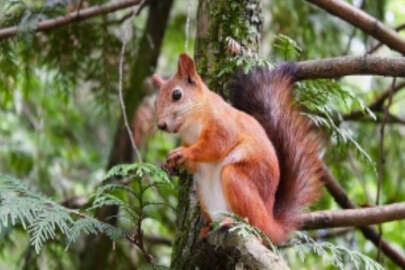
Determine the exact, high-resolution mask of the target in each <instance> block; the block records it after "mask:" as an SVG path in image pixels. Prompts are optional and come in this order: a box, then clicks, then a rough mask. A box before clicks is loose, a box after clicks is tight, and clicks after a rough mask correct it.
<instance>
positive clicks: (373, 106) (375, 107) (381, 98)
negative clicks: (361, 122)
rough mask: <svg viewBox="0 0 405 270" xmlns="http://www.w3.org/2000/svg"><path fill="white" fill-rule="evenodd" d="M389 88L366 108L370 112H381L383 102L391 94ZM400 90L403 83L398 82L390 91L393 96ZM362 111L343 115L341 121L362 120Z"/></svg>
mask: <svg viewBox="0 0 405 270" xmlns="http://www.w3.org/2000/svg"><path fill="white" fill-rule="evenodd" d="M391 88H392V87H391V86H390V87H389V88H388V89H386V90H385V91H384V92H382V93H381V94H380V95H379V96H378V97H377V98H376V99H375V100H374V102H373V103H371V104H370V105H369V106H368V108H369V109H370V110H371V111H381V110H382V106H383V104H384V101H385V100H386V99H387V98H388V97H389V96H390V92H391ZM402 88H405V81H403V82H400V83H398V84H396V85H395V87H394V88H393V89H392V94H393V95H394V94H395V93H397V92H398V91H399V90H401V89H402ZM364 115H365V114H364V111H361V110H356V111H352V112H350V113H348V114H345V115H343V120H355V119H359V118H362V117H363V116H364Z"/></svg>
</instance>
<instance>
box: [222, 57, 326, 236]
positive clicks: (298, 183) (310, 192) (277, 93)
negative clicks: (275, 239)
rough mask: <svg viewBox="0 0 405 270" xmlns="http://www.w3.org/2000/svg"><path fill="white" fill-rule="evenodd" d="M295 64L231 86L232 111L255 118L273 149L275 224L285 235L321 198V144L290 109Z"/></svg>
mask: <svg viewBox="0 0 405 270" xmlns="http://www.w3.org/2000/svg"><path fill="white" fill-rule="evenodd" d="M295 70H296V68H295V65H294V64H290V63H288V64H283V65H281V66H279V67H277V68H275V69H273V70H269V69H267V68H260V67H255V68H253V69H252V70H251V71H250V72H249V73H247V74H245V73H243V72H240V73H238V75H237V76H236V77H235V79H234V80H233V81H232V82H231V83H230V85H229V87H230V90H231V99H232V103H233V105H234V106H235V107H236V108H238V109H240V110H243V111H245V112H247V113H249V114H250V115H252V116H253V117H255V118H256V119H257V120H258V121H259V122H260V124H261V125H262V126H263V127H264V129H265V131H266V133H267V135H268V137H269V139H270V140H271V142H272V143H273V145H274V147H275V149H276V152H277V157H278V159H279V166H280V182H279V186H278V188H277V193H276V199H275V203H274V209H273V213H274V218H275V220H276V221H277V222H278V223H280V225H281V227H282V228H283V229H284V231H285V233H286V234H288V232H290V231H291V230H294V229H297V228H298V227H299V220H297V217H298V214H299V212H300V210H301V209H302V208H303V207H305V206H306V205H308V204H309V203H312V202H314V201H315V200H316V199H317V198H318V197H319V195H320V187H321V181H320V178H321V176H322V165H321V161H320V157H319V142H318V139H317V137H316V135H315V134H314V133H313V130H312V128H311V123H310V121H309V119H307V118H306V117H304V116H302V115H301V114H300V111H299V110H298V109H297V108H296V107H295V106H294V104H293V99H292V84H293V82H294V74H295Z"/></svg>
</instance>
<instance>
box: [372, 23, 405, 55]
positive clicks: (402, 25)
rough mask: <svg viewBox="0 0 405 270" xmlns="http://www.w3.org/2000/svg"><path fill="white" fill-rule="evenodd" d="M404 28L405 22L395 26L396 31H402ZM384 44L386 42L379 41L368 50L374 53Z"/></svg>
mask: <svg viewBox="0 0 405 270" xmlns="http://www.w3.org/2000/svg"><path fill="white" fill-rule="evenodd" d="M404 29H405V23H404V24H401V25H399V26H397V27H395V31H397V32H400V31H402V30H404ZM382 45H384V43H381V42H379V43H378V44H376V45H375V46H374V47H372V48H371V49H369V50H368V51H367V54H372V53H374V52H375V51H377V50H378V49H379V48H381V47H382Z"/></svg>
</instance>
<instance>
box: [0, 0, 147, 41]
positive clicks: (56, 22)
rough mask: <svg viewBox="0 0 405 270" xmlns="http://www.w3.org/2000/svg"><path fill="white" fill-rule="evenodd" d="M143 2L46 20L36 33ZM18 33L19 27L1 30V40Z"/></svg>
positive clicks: (114, 4) (131, 1) (126, 2)
mask: <svg viewBox="0 0 405 270" xmlns="http://www.w3.org/2000/svg"><path fill="white" fill-rule="evenodd" d="M140 2H141V0H123V1H119V2H116V1H114V2H112V3H108V4H104V5H98V6H94V7H89V8H86V9H81V10H80V11H73V12H70V13H69V14H67V15H66V16H59V17H56V18H54V19H49V20H44V21H41V22H39V23H38V25H37V26H36V27H35V29H34V31H35V32H38V31H47V30H50V29H53V28H57V27H60V26H64V25H67V24H70V23H73V22H80V21H83V20H86V19H89V18H92V17H95V16H98V15H103V14H107V13H111V12H114V11H117V10H120V9H124V8H128V7H131V6H134V5H137V4H139V3H140ZM17 32H18V27H17V26H12V27H7V28H3V29H0V40H2V39H7V38H11V37H14V36H15V35H16V34H17Z"/></svg>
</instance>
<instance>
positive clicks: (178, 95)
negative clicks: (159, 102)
mask: <svg viewBox="0 0 405 270" xmlns="http://www.w3.org/2000/svg"><path fill="white" fill-rule="evenodd" d="M182 95H183V94H182V93H181V90H180V89H174V90H173V92H172V99H173V100H174V101H177V100H179V99H181V96H182Z"/></svg>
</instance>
